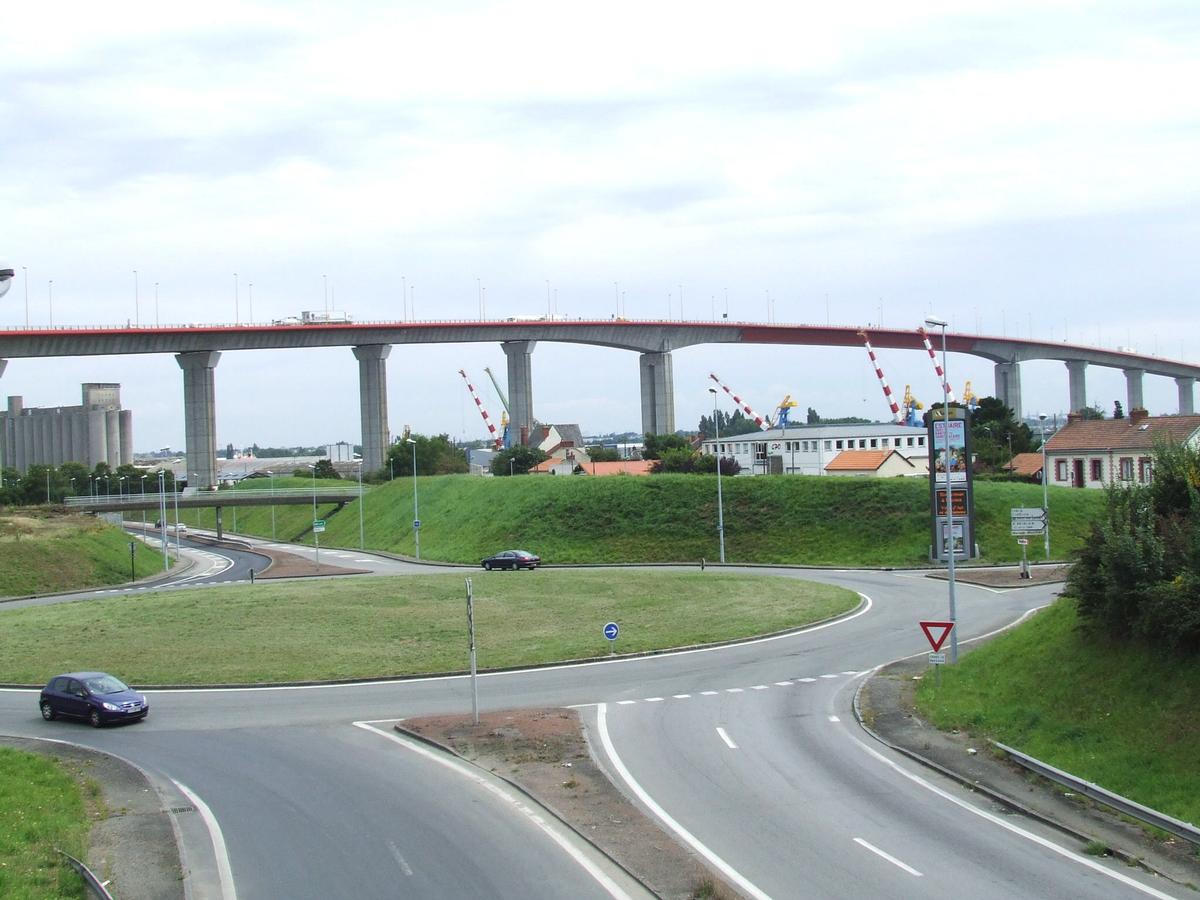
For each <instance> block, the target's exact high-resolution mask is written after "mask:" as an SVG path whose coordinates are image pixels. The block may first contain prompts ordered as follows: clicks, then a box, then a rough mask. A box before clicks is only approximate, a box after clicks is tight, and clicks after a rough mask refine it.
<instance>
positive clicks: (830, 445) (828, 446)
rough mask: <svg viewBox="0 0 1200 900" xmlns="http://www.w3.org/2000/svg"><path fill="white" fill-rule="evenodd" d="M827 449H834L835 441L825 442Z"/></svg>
mask: <svg viewBox="0 0 1200 900" xmlns="http://www.w3.org/2000/svg"><path fill="white" fill-rule="evenodd" d="M825 449H826V450H832V449H833V441H826V442H825Z"/></svg>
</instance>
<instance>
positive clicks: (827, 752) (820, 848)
mask: <svg viewBox="0 0 1200 900" xmlns="http://www.w3.org/2000/svg"><path fill="white" fill-rule="evenodd" d="M325 552H326V551H322V557H323V560H324V556H325ZM360 558H363V559H365V558H367V557H365V556H361V557H360ZM359 565H361V563H360V564H359ZM389 565H390V563H389ZM399 565H400V566H404V567H406V569H407V570H416V569H418V567H416V566H413V565H411V564H407V563H405V564H399ZM778 574H783V575H786V576H788V577H806V578H812V579H814V580H820V581H827V582H830V583H835V584H841V585H844V586H847V587H850V588H852V589H854V590H857V591H860V592H861V593H862V594H863V595H864V596H865V597H867V598H869V602H867V603H865V604H864V606H863V608H862V609H861V610H860V611H859V612H858V613H857V614H856V615H854V616H852V617H849V618H847V619H843V620H841V621H839V622H837V623H833V624H829V625H827V626H824V627H818V628H815V629H812V630H808V631H805V632H802V633H798V634H795V635H790V636H786V637H780V638H773V639H766V640H760V641H754V642H748V643H745V644H740V645H736V646H731V647H724V648H714V649H711V650H700V651H691V652H685V653H679V654H670V655H663V656H656V657H648V658H643V659H635V660H615V661H603V662H598V663H592V664H584V665H576V666H565V667H560V668H554V669H539V670H531V671H526V672H515V673H502V674H495V675H485V676H482V677H481V678H480V687H479V690H480V702H481V706H482V707H483V708H485V709H503V708H510V707H519V706H548V705H577V706H580V707H581V709H582V712H583V714H584V717H585V719H586V720H588V721H589V722H590V730H591V734H592V737H593V738H594V739H595V740H594V744H596V745H598V746H600V747H602V748H603V752H601V753H600V757H601V761H602V764H603V765H604V766H605V767H606V768H607V769H608V770H609V772H610V774H611V775H612V777H613V778H614V780H615V781H617V783H618V784H620V785H621V786H622V787H623V789H624V790H625V791H626V792H627V793H629V794H630V795H631V796H634V797H636V798H637V800H638V802H640V803H641V804H642V805H643V806H644V807H645V808H646V809H648V810H649V811H650V812H651V814H653V815H656V816H658V817H659V819H660V820H661V821H662V822H663V824H664V827H668V828H670V829H671V830H674V831H675V832H676V834H677V835H678V836H679V837H680V839H681V840H683V841H685V842H686V843H690V844H691V845H692V846H693V848H694V849H695V850H696V851H697V852H698V853H700V854H701V855H704V856H706V857H707V858H708V860H709V862H710V863H711V864H712V865H714V866H715V867H717V868H720V869H722V870H723V871H724V872H725V874H726V876H727V877H729V878H730V879H731V880H733V881H734V882H735V883H737V884H739V886H740V888H741V890H742V891H743V892H745V893H746V894H747V895H749V896H755V897H774V898H785V897H914V898H915V897H927V896H929V895H935V896H936V895H943V894H948V893H951V892H953V893H954V894H955V895H958V896H969V897H997V898H998V897H1005V898H1008V897H1014V896H1020V897H1072V898H1074V897H1082V896H1086V897H1134V896H1145V895H1146V894H1147V893H1149V895H1150V896H1186V895H1187V894H1186V893H1185V891H1184V890H1183V889H1180V888H1177V887H1174V886H1172V885H1164V884H1163V883H1162V882H1161V880H1156V879H1153V878H1152V877H1151V876H1148V875H1146V874H1144V873H1141V872H1139V871H1138V870H1134V869H1131V868H1128V867H1126V866H1124V865H1122V864H1120V863H1113V862H1110V861H1106V860H1097V859H1093V858H1091V857H1083V856H1079V855H1078V854H1077V852H1076V850H1077V848H1068V847H1065V846H1063V838H1061V836H1059V835H1056V834H1054V833H1051V832H1048V831H1046V830H1044V829H1042V828H1040V827H1039V826H1037V825H1035V824H1033V823H1030V822H1026V821H1024V820H1021V819H1019V818H1016V817H1013V816H1006V815H1003V814H1001V813H999V812H998V811H997V810H994V809H992V808H990V807H989V806H988V804H986V803H985V802H984V803H981V802H980V800H979V799H978V798H977V797H976V796H973V795H972V794H971V793H970V792H968V791H965V790H964V789H962V788H961V787H959V786H958V785H956V784H953V783H950V782H946V781H942V780H941V779H939V778H937V777H936V776H932V775H931V774H930V773H928V772H926V771H924V770H923V769H920V768H919V767H918V766H916V765H915V764H912V763H910V762H908V761H907V760H905V759H904V758H902V757H898V756H895V755H894V754H892V753H890V752H889V751H887V750H886V749H885V748H883V747H881V746H880V745H878V744H875V743H874V742H872V741H871V740H870V738H868V737H867V736H866V735H865V734H864V733H863V732H862V731H861V729H859V728H858V726H857V725H856V724H855V720H854V717H853V711H852V708H851V702H852V697H853V692H854V690H855V689H856V688H857V686H858V684H859V683H860V682H861V679H862V678H863V677H864V675H865V674H866V673H867V672H868V671H869V670H870V669H872V668H873V667H875V666H878V665H881V664H883V663H886V662H888V661H891V660H893V659H895V658H898V657H901V656H906V655H909V654H913V653H918V652H921V651H922V650H923V649H926V650H927V649H928V648H927V646H926V645H925V640H924V637H923V636H922V634H921V632H920V630H919V628H918V627H917V622H918V621H919V620H921V619H929V618H941V617H942V616H943V615H944V613H945V608H946V586H945V583H944V582H936V581H931V580H928V579H924V578H922V577H920V576H919V575H916V574H913V573H863V572H841V573H837V572H797V571H795V570H779V572H778ZM499 577H505V576H499ZM534 577H536V576H534ZM1051 598H1052V588H1050V587H1034V588H1028V589H1025V590H1021V591H1011V592H998V591H992V590H988V589H983V588H976V587H971V586H967V585H961V584H960V586H959V592H958V601H959V603H958V613H959V623H960V624H959V627H960V629H961V631H962V633H961V634H960V641H965V640H967V639H970V638H972V637H975V636H979V635H983V634H986V633H989V632H991V631H994V630H995V629H997V628H1000V627H1002V626H1004V625H1006V624H1008V623H1010V622H1011V621H1013V620H1014V619H1016V618H1017V617H1018V616H1019V615H1021V614H1022V613H1024V612H1025V611H1027V610H1029V609H1031V608H1033V607H1037V606H1041V605H1044V604H1045V603H1047V602H1049V601H1050V600H1051ZM151 702H152V704H153V711H152V713H151V716H150V717H149V719H148V720H147V721H146V722H145V723H143V724H140V725H136V726H130V727H125V728H114V729H105V730H101V731H94V730H92V729H89V728H87V727H86V726H77V725H73V724H69V723H68V724H64V723H61V722H54V723H46V722H42V721H41V719H40V718H39V717H38V715H37V709H36V697H35V696H33V695H32V694H30V693H28V692H21V691H4V692H0V731H2V732H4V733H8V734H14V735H20V736H30V737H46V738H54V739H60V740H63V739H65V740H70V741H74V742H78V743H80V744H84V745H87V746H93V747H96V748H99V749H103V750H107V751H109V752H113V753H117V754H118V755H120V756H122V757H125V758H126V759H129V760H132V761H134V762H136V763H137V764H138V765H140V766H142V767H143V768H146V769H147V770H149V771H151V772H152V773H153V774H154V775H155V776H156V777H157V779H158V780H159V781H160V782H161V783H162V784H163V785H165V787H164V790H167V791H170V790H171V787H170V785H171V783H172V782H173V781H174V782H178V783H182V784H184V785H186V786H187V788H188V790H190V791H191V792H192V793H193V795H194V796H196V797H198V798H201V799H202V801H203V804H204V805H205V807H206V808H207V810H210V811H211V815H212V817H213V819H214V820H215V822H216V823H217V825H218V826H219V829H220V833H221V834H222V835H223V838H224V843H225V847H226V848H227V852H228V871H227V872H226V873H225V874H226V878H225V879H224V882H225V890H224V896H225V897H227V898H231V897H232V895H233V893H234V892H236V895H237V896H239V897H241V898H250V900H258V898H278V897H288V898H308V897H312V898H318V897H320V898H328V897H366V898H369V897H396V896H399V897H408V896H412V897H447V898H449V897H456V898H461V897H514V898H516V897H568V896H569V897H593V896H626V895H627V894H625V893H622V888H620V887H619V886H614V885H613V884H612V883H611V882H606V880H605V879H604V878H603V877H602V876H597V875H596V874H595V873H594V872H593V871H589V865H590V863H589V860H588V859H587V856H586V851H578V853H579V854H581V855H572V854H571V853H569V852H567V851H566V849H564V845H563V844H562V843H561V842H558V841H556V840H554V839H552V838H551V837H550V836H548V835H547V833H546V832H545V831H544V830H543V829H542V828H541V827H540V826H539V824H538V822H537V821H536V820H535V819H531V818H530V817H529V815H528V814H527V813H524V812H522V811H520V810H519V809H518V807H519V805H520V804H519V803H516V802H514V801H512V800H511V798H508V799H506V798H503V797H501V796H499V795H497V794H496V793H495V792H493V791H492V790H490V789H488V788H487V787H486V786H483V785H481V784H479V783H477V782H474V781H472V780H471V779H469V778H467V777H465V776H464V775H463V774H461V773H459V772H455V771H451V770H448V769H446V767H445V766H443V765H441V764H439V763H437V762H436V761H434V760H432V759H430V758H429V756H428V755H427V754H422V753H420V752H418V751H416V750H414V749H411V748H409V747H405V746H401V745H399V744H397V743H396V742H395V741H394V740H392V739H391V738H390V737H389V734H388V728H389V725H390V723H391V722H393V721H395V720H396V719H399V718H404V717H408V716H415V715H421V714H426V713H436V712H467V711H469V710H470V702H471V701H470V690H469V683H468V681H467V679H465V678H445V679H419V680H412V681H405V682H391V683H375V684H363V685H353V686H330V687H297V688H283V689H256V690H213V691H161V692H154V693H153V694H152V697H151ZM365 723H374V724H371V725H368V724H365ZM184 815H185V816H186V815H187V814H184ZM185 824H186V823H185ZM182 833H183V834H184V836H185V851H186V852H187V855H188V859H189V864H190V865H192V866H193V868H194V871H195V877H194V878H193V882H194V883H193V885H192V888H193V896H194V897H196V898H202V897H218V896H222V892H221V882H222V879H221V877H220V876H221V873H222V867H221V864H220V863H221V858H220V854H219V853H217V852H216V851H214V850H213V848H212V847H210V846H205V844H206V841H205V840H203V839H202V838H201V837H197V836H196V835H201V836H202V835H203V834H204V832H203V831H202V830H197V829H195V828H194V826H187V827H184V828H183V829H182Z"/></svg>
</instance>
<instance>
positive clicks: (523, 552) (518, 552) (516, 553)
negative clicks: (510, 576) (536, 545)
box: [512, 550, 533, 556]
mask: <svg viewBox="0 0 1200 900" xmlns="http://www.w3.org/2000/svg"><path fill="white" fill-rule="evenodd" d="M512 553H513V556H533V554H532V553H530V552H529V551H528V550H514V551H513V552H512Z"/></svg>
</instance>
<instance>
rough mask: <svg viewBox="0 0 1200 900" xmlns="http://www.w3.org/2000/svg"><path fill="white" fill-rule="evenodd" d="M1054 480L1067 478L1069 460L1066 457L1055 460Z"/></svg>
mask: <svg viewBox="0 0 1200 900" xmlns="http://www.w3.org/2000/svg"><path fill="white" fill-rule="evenodd" d="M1054 480H1055V481H1066V480H1067V461H1066V460H1065V459H1056V460H1055V461H1054Z"/></svg>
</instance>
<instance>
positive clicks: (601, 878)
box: [354, 722, 632, 900]
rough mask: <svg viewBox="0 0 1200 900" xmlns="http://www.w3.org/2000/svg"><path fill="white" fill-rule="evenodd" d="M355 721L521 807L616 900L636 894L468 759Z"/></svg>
mask: <svg viewBox="0 0 1200 900" xmlns="http://www.w3.org/2000/svg"><path fill="white" fill-rule="evenodd" d="M354 725H355V727H356V728H361V729H363V730H364V731H370V732H372V733H373V734H377V735H379V736H380V737H382V738H386V739H387V740H389V741H392V742H393V743H395V744H399V745H400V746H401V747H403V748H404V749H405V750H410V751H412V752H413V753H416V754H417V755H418V756H423V757H425V758H426V759H428V760H432V761H433V762H435V763H437V764H438V765H441V766H445V767H446V768H447V769H449V770H450V771H452V772H454V773H456V774H458V775H462V776H463V777H465V778H466V779H468V780H469V781H473V782H475V784H476V785H478V786H479V787H481V788H483V789H484V790H485V791H487V792H488V793H490V794H492V795H493V796H494V797H497V798H498V799H500V800H503V801H504V802H505V803H508V804H510V805H511V806H513V808H515V809H517V810H519V811H520V812H521V813H522V814H523V815H524V816H525V817H526V818H527V819H529V821H530V822H532V823H533V824H535V825H536V826H537V827H538V828H540V829H541V830H542V833H543V834H545V835H546V836H547V837H548V838H550V840H552V841H554V843H556V844H558V846H559V847H560V848H562V850H563V851H564V852H565V853H566V854H567V855H568V856H570V857H571V859H572V860H574V861H575V863H577V864H578V865H579V866H580V867H581V868H582V869H583V870H584V871H585V872H587V873H588V874H589V875H591V876H592V878H593V879H595V881H596V883H597V884H599V885H600V886H601V887H602V888H604V890H605V891H606V892H607V893H608V895H609V896H610V897H613V898H615V900H632V898H630V896H629V895H628V894H627V893H625V891H624V890H622V889H621V886H620V885H619V884H617V883H616V882H615V881H613V880H612V879H611V878H609V877H608V875H607V874H606V873H605V872H604V871H602V870H601V869H600V868H599V867H598V866H597V865H596V864H595V863H593V862H592V861H591V860H590V859H588V857H587V856H586V855H584V854H583V853H582V852H581V851H580V850H579V849H578V848H577V847H574V846H572V844H571V843H570V841H569V840H568V839H567V838H566V837H565V836H564V835H563V834H560V833H559V832H558V831H557V830H556V829H554V828H551V827H550V826H548V825H547V824H546V822H545V820H544V819H542V817H541V816H540V815H538V813H537V812H536V811H535V810H533V809H531V808H530V807H529V806H527V805H526V804H524V803H522V802H520V801H518V800H516V799H514V797H513V796H511V795H509V794H506V793H505V792H504V791H503V790H501V789H500V788H499V787H498V786H497V785H496V784H494V783H493V782H491V781H489V780H488V779H486V778H484V777H483V776H482V775H481V774H479V773H478V772H475V771H473V770H472V769H471V768H470V767H469V766H468V765H467V764H466V763H464V762H461V761H460V760H458V759H455V758H454V757H450V756H445V755H443V754H440V753H437V752H435V751H433V750H430V749H429V748H427V747H424V746H421V745H420V744H415V743H411V742H409V741H406V740H404V739H402V738H401V737H400V736H399V735H398V734H395V733H388V732H386V731H382V730H381V729H379V728H376V727H375V726H374V725H368V724H367V723H366V722H355V723H354Z"/></svg>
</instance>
